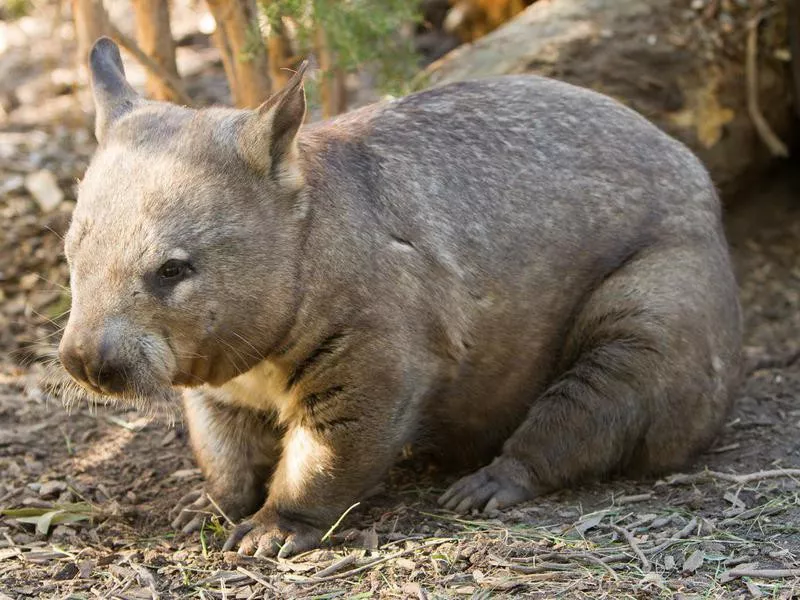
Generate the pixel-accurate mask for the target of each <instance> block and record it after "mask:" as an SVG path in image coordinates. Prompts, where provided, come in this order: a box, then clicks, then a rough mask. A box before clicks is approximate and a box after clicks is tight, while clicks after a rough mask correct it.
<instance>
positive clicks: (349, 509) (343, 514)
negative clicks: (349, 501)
mask: <svg viewBox="0 0 800 600" xmlns="http://www.w3.org/2000/svg"><path fill="white" fill-rule="evenodd" d="M359 504H361V503H360V502H356V503H355V504H353V505H352V506H350V508H348V509H347V510H346V511H344V512H343V513H342V514H341V516H340V517H339V518H338V519H337V521H336V523H334V524H333V525H331V528H330V529H328V531H327V532H326V533H325V535H323V536H322V541H323V542H324V541H325V540H327V539H328V538H329V537H331V534H332V533H333V532H334V531H336V528H337V527H339V525H340V524H341V523H342V521H344V518H345V517H346V516H347V515H348V514H350V511H351V510H353V509H354V508H355V507H356V506H358V505H359Z"/></svg>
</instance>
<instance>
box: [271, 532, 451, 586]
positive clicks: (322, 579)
mask: <svg viewBox="0 0 800 600" xmlns="http://www.w3.org/2000/svg"><path fill="white" fill-rule="evenodd" d="M448 541H451V540H450V539H446V538H442V539H438V540H431V541H429V542H426V543H424V544H422V545H420V546H416V547H414V548H407V549H405V550H400V551H398V552H394V553H392V554H387V555H386V556H383V557H381V558H377V559H375V560H372V561H370V562H368V563H366V564H363V565H361V566H360V567H356V568H355V569H350V570H349V571H343V572H341V573H337V574H335V575H328V576H327V577H292V578H291V579H289V580H290V581H291V582H292V583H323V582H325V581H333V580H334V579H344V578H345V577H350V576H352V575H357V574H358V573H361V572H362V571H366V570H367V569H371V568H372V567H374V566H376V565H379V564H382V563H385V562H388V561H390V560H394V559H395V558H400V557H401V556H405V555H407V554H413V553H414V552H416V551H417V550H422V549H423V548H428V547H429V546H441V545H442V544H445V543H447V542H448ZM287 579H288V578H287Z"/></svg>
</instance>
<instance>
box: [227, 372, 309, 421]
mask: <svg viewBox="0 0 800 600" xmlns="http://www.w3.org/2000/svg"><path fill="white" fill-rule="evenodd" d="M223 389H224V390H225V392H227V393H226V396H227V397H228V398H229V400H230V402H231V403H232V404H235V405H238V406H245V407H247V408H252V409H254V410H258V411H263V412H271V411H274V412H275V413H276V414H277V416H278V420H279V421H280V422H281V423H288V422H289V421H291V420H292V419H293V417H294V415H295V413H296V411H298V410H299V402H300V399H299V397H298V395H297V393H296V392H295V391H294V390H292V389H290V388H289V386H288V385H287V377H286V375H285V374H284V373H283V372H282V371H281V369H279V368H278V367H277V366H276V365H274V364H273V363H271V362H269V361H263V362H261V363H260V364H258V365H256V366H255V367H253V368H252V369H250V370H249V371H248V372H247V373H243V374H242V375H239V376H238V377H236V378H234V379H232V380H231V381H229V382H228V383H226V384H225V385H224V386H223Z"/></svg>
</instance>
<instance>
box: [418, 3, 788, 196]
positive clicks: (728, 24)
mask: <svg viewBox="0 0 800 600" xmlns="http://www.w3.org/2000/svg"><path fill="white" fill-rule="evenodd" d="M745 4H746V5H747V6H743V5H745ZM726 11H728V12H726ZM787 19H788V17H787V0H776V1H774V2H773V1H764V2H749V3H735V2H730V3H725V2H719V1H718V0H706V1H705V2H703V1H696V2H690V1H689V0H538V1H537V2H535V3H534V4H533V5H532V6H530V7H529V8H527V9H526V10H525V11H524V12H523V13H521V14H520V15H519V16H517V17H516V18H515V19H514V20H512V21H510V22H509V23H507V24H506V25H504V26H503V27H501V28H499V29H497V30H495V31H493V32H492V33H490V34H488V35H487V36H485V37H483V38H481V39H479V40H478V41H476V42H475V43H473V44H469V45H465V46H461V47H459V48H457V49H456V50H454V51H453V52H451V53H449V54H447V55H446V56H444V57H443V58H441V59H440V60H438V61H436V62H435V63H433V64H432V65H430V66H429V67H428V69H427V70H426V72H425V74H424V77H425V83H426V84H428V85H440V84H444V83H449V82H453V81H460V80H465V79H473V78H479V77H489V76H494V75H500V74H510V73H537V74H540V75H546V76H550V77H555V78H558V79H561V80H564V81H568V82H571V83H575V84H578V85H582V86H586V87H591V88H593V89H596V90H599V91H601V92H604V93H606V94H608V95H610V96H612V97H614V98H616V99H618V100H620V101H621V102H623V103H625V104H627V105H628V106H630V107H632V108H634V109H635V110H637V111H639V112H640V113H642V114H643V115H645V116H646V117H647V118H649V119H650V120H651V121H653V122H654V123H656V124H657V125H658V126H659V127H661V128H662V129H664V130H666V131H667V132H669V133H671V134H672V135H674V136H675V137H677V138H679V139H681V140H682V141H684V142H685V143H686V144H688V145H689V146H690V147H691V148H692V149H693V150H694V151H695V152H696V153H697V154H698V155H699V156H700V158H701V159H702V160H703V161H704V162H705V164H706V165H707V167H708V168H709V170H710V171H711V174H712V176H713V178H714V180H715V182H716V183H717V185H718V186H719V187H720V188H721V189H722V191H723V192H724V193H732V192H735V191H736V190H738V189H740V188H741V187H742V186H743V185H744V184H745V183H747V182H748V181H749V180H751V179H752V178H753V177H754V176H755V175H757V174H759V173H762V172H763V171H764V169H765V168H766V167H767V166H768V165H770V164H771V163H772V162H773V161H774V160H775V158H776V155H780V154H781V153H782V150H786V144H787V143H789V142H791V137H792V132H793V127H794V126H795V123H796V121H795V120H794V118H793V115H792V111H793V104H794V100H793V94H792V85H793V84H792V76H791V67H790V63H789V61H790V57H791V55H790V53H789V50H788V48H789V43H788V36H787V29H788V27H787ZM748 41H749V42H750V44H748ZM754 44H755V45H754ZM748 46H749V48H748ZM748 81H749V82H750V83H751V89H749V90H748ZM765 126H766V129H765Z"/></svg>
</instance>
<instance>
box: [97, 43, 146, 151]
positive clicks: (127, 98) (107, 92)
mask: <svg viewBox="0 0 800 600" xmlns="http://www.w3.org/2000/svg"><path fill="white" fill-rule="evenodd" d="M89 71H90V72H91V79H92V92H93V94H94V105H95V110H96V112H97V116H96V117H95V125H94V134H95V136H96V137H97V141H98V142H101V143H102V142H103V139H104V138H105V136H106V133H107V132H108V129H109V127H111V125H112V124H113V123H114V121H116V120H117V119H119V118H120V117H121V116H123V115H124V114H125V113H127V112H129V111H131V110H132V109H133V107H134V106H135V105H136V103H138V102H139V101H140V100H141V99H140V97H139V95H138V94H137V93H136V92H135V91H134V89H133V88H132V87H131V86H130V84H129V83H128V81H127V80H126V79H125V67H123V66H122V57H121V56H120V54H119V48H118V47H117V45H116V44H115V43H114V42H113V41H112V40H111V39H109V38H107V37H101V38H100V39H99V40H97V41H96V42H95V43H94V46H92V51H91V52H90V53H89Z"/></svg>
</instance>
